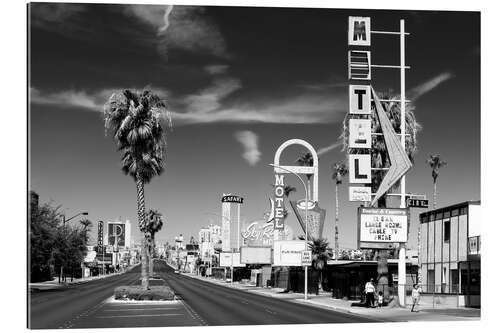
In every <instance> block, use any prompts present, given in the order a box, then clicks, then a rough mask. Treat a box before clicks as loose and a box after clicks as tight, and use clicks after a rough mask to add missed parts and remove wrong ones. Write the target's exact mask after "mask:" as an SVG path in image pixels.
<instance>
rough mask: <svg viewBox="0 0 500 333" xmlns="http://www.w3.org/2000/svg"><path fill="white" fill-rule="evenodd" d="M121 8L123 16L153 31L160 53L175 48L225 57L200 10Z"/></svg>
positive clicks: (218, 38) (221, 44)
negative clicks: (123, 11)
mask: <svg viewBox="0 0 500 333" xmlns="http://www.w3.org/2000/svg"><path fill="white" fill-rule="evenodd" d="M124 8H125V13H127V14H129V15H132V16H134V17H136V18H138V19H139V20H140V21H141V22H143V23H146V24H148V25H149V26H152V27H153V28H155V29H156V31H157V35H158V36H157V37H158V42H159V43H160V50H161V51H162V52H165V53H166V52H167V51H168V49H170V48H175V49H181V50H185V51H192V52H205V53H210V54H213V55H216V56H219V57H225V58H226V57H228V54H227V51H226V42H225V40H224V38H223V36H222V34H221V32H220V30H219V28H218V27H217V25H216V24H215V23H214V22H213V21H211V20H210V18H209V17H207V16H206V15H204V13H205V8H204V7H199V6H197V7H194V6H161V5H130V6H124Z"/></svg>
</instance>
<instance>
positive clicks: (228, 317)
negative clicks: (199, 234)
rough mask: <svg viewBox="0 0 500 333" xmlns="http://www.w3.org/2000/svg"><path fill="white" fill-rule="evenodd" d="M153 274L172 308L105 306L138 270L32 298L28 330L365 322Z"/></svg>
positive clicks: (164, 272) (162, 269)
mask: <svg viewBox="0 0 500 333" xmlns="http://www.w3.org/2000/svg"><path fill="white" fill-rule="evenodd" d="M154 268H155V272H157V273H158V274H159V275H160V276H161V277H162V278H164V279H165V280H166V281H167V282H168V284H169V285H170V286H171V287H172V288H173V289H174V291H175V293H176V294H177V295H178V296H179V297H180V298H181V301H180V302H177V303H175V304H170V303H169V304H167V305H162V304H158V303H156V304H144V303H137V304H130V303H129V304H120V303H117V302H113V303H109V302H105V301H106V300H107V299H109V298H110V297H111V296H112V294H113V289H114V288H115V287H117V286H119V285H125V284H135V283H137V282H138V281H139V278H140V267H135V268H134V269H133V270H132V271H130V272H127V273H124V274H123V275H121V276H115V277H111V278H109V279H103V280H98V281H92V282H89V283H88V284H85V285H80V286H76V287H73V288H68V289H66V290H61V291H53V292H40V293H37V294H33V295H32V298H31V327H32V328H84V327H85V328H91V327H144V326H156V327H161V326H197V325H210V326H212V325H216V326H219V325H276V324H320V323H361V322H369V321H371V320H370V319H367V318H364V317H360V316H357V315H352V314H347V313H343V312H336V311H332V310H326V309H321V308H316V307H312V306H307V305H303V304H297V303H293V302H290V301H287V300H282V299H276V298H272V297H266V296H261V295H256V294H252V293H248V292H245V291H242V290H237V289H231V288H227V287H224V286H219V285H216V284H213V283H210V282H206V281H202V280H199V279H193V278H190V277H188V276H184V275H179V274H174V272H173V269H172V268H171V267H169V266H167V265H166V264H165V262H163V261H156V262H155V267H154Z"/></svg>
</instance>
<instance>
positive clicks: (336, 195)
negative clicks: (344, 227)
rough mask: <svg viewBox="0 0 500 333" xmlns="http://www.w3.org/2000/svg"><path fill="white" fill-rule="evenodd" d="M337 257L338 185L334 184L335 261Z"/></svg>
mask: <svg viewBox="0 0 500 333" xmlns="http://www.w3.org/2000/svg"><path fill="white" fill-rule="evenodd" d="M338 256H339V185H338V184H337V183H335V260H338Z"/></svg>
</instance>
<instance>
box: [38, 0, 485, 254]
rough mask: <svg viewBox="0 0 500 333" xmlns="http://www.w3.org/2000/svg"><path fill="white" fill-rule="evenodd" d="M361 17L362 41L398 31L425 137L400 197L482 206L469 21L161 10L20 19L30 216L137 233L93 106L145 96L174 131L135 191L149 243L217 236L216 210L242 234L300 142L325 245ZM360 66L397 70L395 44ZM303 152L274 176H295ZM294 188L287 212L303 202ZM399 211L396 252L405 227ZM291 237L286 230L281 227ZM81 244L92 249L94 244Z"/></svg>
mask: <svg viewBox="0 0 500 333" xmlns="http://www.w3.org/2000/svg"><path fill="white" fill-rule="evenodd" d="M349 16H370V17H371V22H372V29H374V30H388V31H396V30H397V29H398V28H399V20H400V19H405V25H406V29H407V31H408V32H410V34H411V35H410V36H409V37H408V38H407V49H406V63H407V65H409V66H410V67H411V69H410V70H409V71H407V74H406V77H407V82H406V87H407V95H408V97H409V98H410V99H411V100H412V102H413V104H414V106H415V115H416V117H417V120H418V122H419V123H420V124H421V125H422V131H421V132H419V135H418V137H417V139H418V153H417V155H416V158H415V164H414V167H413V168H412V169H411V170H410V171H409V173H408V174H407V190H408V191H410V192H412V193H418V194H425V195H427V198H428V199H432V190H433V184H432V177H431V169H430V168H429V167H428V166H427V165H426V163H425V160H426V159H427V158H428V156H429V154H432V153H439V154H441V155H442V157H443V158H444V159H445V160H446V161H447V162H448V165H447V166H446V167H445V168H443V169H442V170H441V173H440V176H439V180H438V206H440V207H441V206H446V205H448V204H453V203H458V202H462V201H466V200H479V199H481V197H480V117H481V109H480V15H479V13H477V12H444V11H440V12H439V11H433V12H431V11H387V10H359V9H353V10H348V9H342V10H339V9H307V8H258V7H215V6H211V7H188V6H174V7H173V8H172V7H169V6H163V5H104V4H47V3H38V4H31V7H30V16H29V23H30V27H29V31H30V43H29V47H30V53H29V54H30V59H29V70H30V77H29V86H30V110H29V185H30V188H31V189H33V190H35V191H36V192H38V193H39V195H40V201H41V202H53V203H54V204H56V205H60V206H61V211H62V212H65V213H66V215H67V216H72V215H74V214H76V213H78V212H82V211H88V212H89V216H88V218H89V219H90V220H92V221H93V222H97V221H99V220H104V221H108V220H115V219H129V220H130V221H131V223H132V226H133V230H132V234H133V237H134V238H135V239H136V240H138V239H139V230H138V228H137V211H136V209H137V202H136V189H135V184H134V182H133V179H132V178H131V177H130V176H126V175H124V174H123V173H122V172H121V170H120V154H119V153H118V152H117V151H116V146H115V143H114V142H113V139H112V137H110V136H106V133H105V131H104V121H103V116H102V109H103V105H104V103H105V102H106V100H107V98H109V97H110V95H111V94H112V93H113V92H114V91H119V90H121V89H124V88H134V89H142V88H149V89H151V90H152V91H153V92H155V93H157V94H158V95H159V96H161V97H162V98H165V99H166V101H167V104H168V107H169V111H170V115H171V118H172V123H173V126H172V129H171V130H169V131H168V134H167V135H168V137H167V142H168V146H167V159H166V166H165V167H166V169H165V172H164V173H163V174H162V175H161V176H160V177H157V178H155V179H153V181H152V182H151V183H150V184H148V185H146V187H145V195H146V206H147V208H156V209H158V210H159V211H160V212H162V213H163V215H164V217H165V222H166V224H165V225H164V227H163V229H162V231H160V233H159V235H158V236H157V237H156V238H157V239H160V240H168V241H170V242H171V241H172V240H173V238H174V236H176V235H178V234H180V233H182V234H183V235H185V236H187V237H189V236H191V235H194V236H195V237H197V235H198V230H199V229H200V228H201V227H202V226H205V225H207V224H209V223H217V224H220V218H219V217H217V216H216V214H220V213H221V202H220V201H221V196H222V194H223V193H233V194H238V195H241V196H243V197H244V198H245V199H244V204H243V206H242V208H241V214H242V219H243V220H247V221H250V220H253V219H258V218H260V217H262V215H263V214H264V213H265V212H267V211H268V210H269V200H268V197H269V196H271V191H272V187H271V186H270V184H271V183H272V182H273V180H274V177H273V171H272V168H271V167H270V166H269V165H268V164H269V163H272V162H273V159H274V153H275V151H276V149H277V148H278V147H279V146H280V145H281V144H282V143H283V142H284V141H286V140H288V139H293V138H299V139H304V140H306V141H307V142H309V143H310V144H312V145H313V146H314V147H315V149H316V150H317V151H318V152H319V153H320V156H319V205H320V206H321V207H322V208H325V209H326V210H327V213H326V221H325V229H324V232H323V235H324V236H325V237H327V238H328V240H329V241H330V243H331V244H332V243H333V218H334V202H335V201H334V199H335V198H334V183H333V182H332V180H331V165H332V164H333V163H334V162H338V161H343V160H345V158H346V153H345V152H344V151H341V146H340V145H339V144H338V137H339V135H340V134H341V132H342V120H343V119H344V116H345V115H346V113H347V111H348V85H349V81H348V78H347V51H348V49H349V47H348V45H347V22H348V17H349ZM370 50H371V52H372V62H373V63H374V64H384V65H385V64H389V65H396V64H398V61H399V43H398V38H397V37H394V36H380V35H376V36H375V35H374V36H372V46H371V47H370ZM371 83H372V85H373V87H374V89H375V90H376V91H380V92H387V91H389V92H392V93H394V94H398V91H399V90H398V89H399V73H398V71H397V70H392V69H373V74H372V82H371ZM303 151H304V149H303V148H301V147H290V148H289V149H287V150H285V152H284V154H283V157H282V158H283V159H282V164H286V163H288V164H287V165H293V164H294V161H295V160H296V158H297V157H298V155H299V154H300V153H301V152H303ZM294 178H295V177H293V176H287V177H286V181H287V183H289V184H290V185H292V186H295V187H297V192H296V193H294V194H292V198H294V199H300V198H303V197H304V193H303V190H302V189H301V185H300V184H299V182H298V181H297V180H296V179H294ZM348 186H349V184H348V181H347V179H346V180H345V181H344V183H343V184H342V185H341V187H340V191H339V193H340V196H339V200H340V222H339V233H340V246H341V247H345V248H356V230H357V227H356V207H357V206H358V205H357V204H356V203H349V202H348ZM422 211H424V210H421V209H412V210H411V225H410V241H409V244H408V245H409V247H410V248H415V246H416V234H417V233H416V227H417V223H418V222H417V221H418V220H417V219H418V213H420V212H422ZM286 223H289V224H290V226H291V228H292V229H293V230H294V231H295V232H296V233H299V234H300V233H301V231H300V230H299V226H298V223H297V221H296V219H295V218H294V217H293V216H291V217H289V218H288V219H287V221H286ZM95 229H96V228H94V234H95Z"/></svg>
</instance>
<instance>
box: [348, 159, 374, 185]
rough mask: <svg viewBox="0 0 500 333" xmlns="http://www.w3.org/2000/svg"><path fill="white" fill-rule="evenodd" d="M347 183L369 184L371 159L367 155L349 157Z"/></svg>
mask: <svg viewBox="0 0 500 333" xmlns="http://www.w3.org/2000/svg"><path fill="white" fill-rule="evenodd" d="M349 182H350V183H352V184H371V182H372V159H371V155H369V154H351V155H349Z"/></svg>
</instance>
